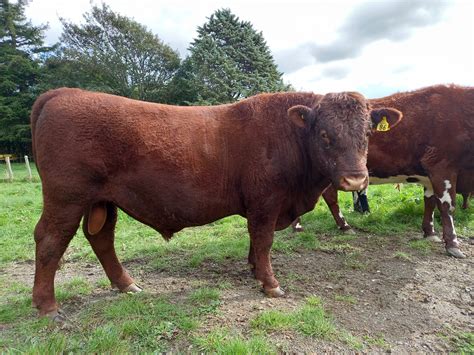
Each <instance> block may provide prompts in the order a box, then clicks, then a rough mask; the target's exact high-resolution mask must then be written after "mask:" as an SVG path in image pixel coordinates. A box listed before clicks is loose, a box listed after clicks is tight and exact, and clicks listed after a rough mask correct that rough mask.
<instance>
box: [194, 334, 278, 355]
mask: <svg viewBox="0 0 474 355" xmlns="http://www.w3.org/2000/svg"><path fill="white" fill-rule="evenodd" d="M193 343H194V344H195V346H196V347H197V348H198V350H199V351H203V352H206V353H218V354H235V355H239V354H241V355H245V354H249V355H250V354H276V349H275V347H274V346H273V345H272V344H271V343H270V342H269V341H268V340H267V339H265V338H264V337H262V336H259V335H252V336H250V338H249V339H246V338H244V337H243V336H242V335H240V334H233V333H232V332H231V331H230V330H228V329H214V330H213V331H211V332H210V333H208V334H206V335H204V336H197V337H195V338H194V340H193Z"/></svg>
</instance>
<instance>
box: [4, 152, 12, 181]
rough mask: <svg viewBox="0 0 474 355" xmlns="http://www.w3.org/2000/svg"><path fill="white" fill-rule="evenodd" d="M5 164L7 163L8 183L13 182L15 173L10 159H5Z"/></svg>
mask: <svg viewBox="0 0 474 355" xmlns="http://www.w3.org/2000/svg"><path fill="white" fill-rule="evenodd" d="M5 162H6V163H7V175H8V181H10V182H12V181H13V171H12V165H11V164H10V157H5Z"/></svg>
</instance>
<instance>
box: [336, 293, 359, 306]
mask: <svg viewBox="0 0 474 355" xmlns="http://www.w3.org/2000/svg"><path fill="white" fill-rule="evenodd" d="M334 299H335V300H336V301H338V302H343V303H347V304H356V303H357V299H356V298H355V297H354V296H351V295H335V296H334Z"/></svg>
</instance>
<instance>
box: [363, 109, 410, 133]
mask: <svg viewBox="0 0 474 355" xmlns="http://www.w3.org/2000/svg"><path fill="white" fill-rule="evenodd" d="M402 117H403V114H402V113H401V112H400V111H398V110H397V109H394V108H391V107H383V108H377V109H373V110H372V111H370V118H371V119H372V129H373V130H374V131H378V132H386V131H389V130H390V129H392V128H393V127H395V126H396V125H397V124H399V123H400V121H401V119H402Z"/></svg>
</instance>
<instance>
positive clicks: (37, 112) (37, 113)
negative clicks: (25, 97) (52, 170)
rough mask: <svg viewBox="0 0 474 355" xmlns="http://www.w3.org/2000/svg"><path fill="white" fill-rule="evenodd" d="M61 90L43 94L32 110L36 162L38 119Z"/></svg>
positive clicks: (31, 119) (31, 118)
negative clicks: (45, 106)
mask: <svg viewBox="0 0 474 355" xmlns="http://www.w3.org/2000/svg"><path fill="white" fill-rule="evenodd" d="M60 90H61V89H56V90H50V91H47V92H45V93H44V94H41V95H40V96H39V97H38V98H37V99H36V101H35V103H34V104H33V108H32V109H31V115H30V122H31V144H32V146H33V157H34V159H35V161H36V148H35V131H36V124H37V123H38V119H39V117H40V115H41V111H42V110H43V107H44V105H45V104H46V103H47V102H48V101H49V100H51V99H52V98H53V97H56V96H57V95H59V94H60Z"/></svg>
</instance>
